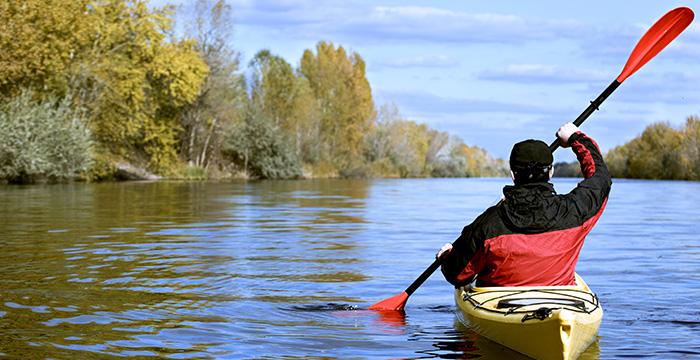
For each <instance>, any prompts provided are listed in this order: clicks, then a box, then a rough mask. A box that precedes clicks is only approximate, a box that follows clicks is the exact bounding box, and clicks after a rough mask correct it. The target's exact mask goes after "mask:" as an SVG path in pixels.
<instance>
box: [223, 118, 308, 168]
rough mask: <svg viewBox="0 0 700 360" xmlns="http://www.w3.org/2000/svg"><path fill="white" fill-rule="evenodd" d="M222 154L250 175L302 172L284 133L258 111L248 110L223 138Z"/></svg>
mask: <svg viewBox="0 0 700 360" xmlns="http://www.w3.org/2000/svg"><path fill="white" fill-rule="evenodd" d="M223 150H224V153H225V154H226V155H228V156H230V157H232V158H233V160H234V162H235V163H236V164H237V165H238V166H241V167H242V168H243V169H244V170H245V172H246V173H247V174H248V176H250V177H255V178H262V179H292V178H298V177H300V176H301V175H302V171H301V164H300V162H299V159H298V158H297V157H296V155H295V152H294V150H293V149H292V147H291V146H290V145H289V142H288V141H287V140H286V139H285V138H284V134H283V133H282V132H281V131H280V129H279V128H277V127H276V126H274V124H273V122H272V121H271V120H270V119H269V118H268V117H266V116H265V115H264V114H263V113H262V112H261V111H259V110H255V109H252V110H249V111H248V112H247V114H246V117H245V121H244V122H243V124H241V125H239V126H236V127H235V128H233V129H232V131H231V132H230V133H229V134H228V136H227V137H226V140H225V143H224V147H223Z"/></svg>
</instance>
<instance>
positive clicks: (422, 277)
mask: <svg viewBox="0 0 700 360" xmlns="http://www.w3.org/2000/svg"><path fill="white" fill-rule="evenodd" d="M439 267H440V260H438V259H435V261H433V263H432V264H430V266H428V268H427V269H425V271H423V273H422V274H420V276H419V277H418V279H416V281H414V282H413V283H412V284H411V285H409V286H408V287H407V288H406V290H405V291H406V294H408V295H409V296H410V295H411V294H413V292H414V291H416V289H418V288H419V287H420V286H421V285H423V283H424V282H425V280H428V278H429V277H430V275H432V274H433V273H434V272H435V270H437V268H439Z"/></svg>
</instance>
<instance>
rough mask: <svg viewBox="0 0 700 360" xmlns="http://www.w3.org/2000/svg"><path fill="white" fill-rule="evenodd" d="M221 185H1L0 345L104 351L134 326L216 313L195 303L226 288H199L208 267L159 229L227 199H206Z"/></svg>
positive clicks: (50, 351) (197, 218)
mask: <svg viewBox="0 0 700 360" xmlns="http://www.w3.org/2000/svg"><path fill="white" fill-rule="evenodd" d="M227 190H228V189H227V187H224V186H212V185H207V184H182V183H150V184H149V183H129V184H98V185H85V184H77V185H62V186H46V187H42V186H36V187H19V188H18V187H12V188H4V189H2V191H0V199H1V200H2V201H3V203H4V204H5V206H4V207H3V210H2V211H1V212H0V219H2V222H1V223H0V225H1V227H0V229H2V230H1V231H2V232H3V233H4V234H7V235H6V236H5V238H4V244H3V245H4V248H3V250H4V251H3V252H2V254H1V255H0V260H1V262H0V264H1V265H0V270H1V271H0V288H1V289H2V293H1V294H0V299H1V300H2V301H0V311H1V312H0V314H1V313H2V312H6V314H5V315H4V316H2V317H0V333H2V336H0V352H1V353H5V354H7V355H8V356H11V357H12V356H19V355H20V354H26V353H37V352H39V353H42V354H44V355H45V356H67V354H70V353H71V350H70V346H68V348H65V349H60V348H57V347H54V346H53V345H51V344H64V345H66V344H68V345H76V346H77V345H79V346H83V347H84V348H83V349H84V350H92V351H105V352H110V350H109V346H107V345H105V344H108V343H109V342H111V341H116V340H128V339H130V338H132V337H133V336H136V335H135V334H134V331H135V330H134V329H136V331H137V332H140V333H141V334H148V333H151V334H156V333H158V332H159V331H160V330H161V329H167V328H170V327H174V326H177V324H180V323H183V322H187V321H194V322H196V321H205V322H206V321H218V320H217V319H216V318H212V317H211V316H202V315H201V314H197V313H196V312H194V310H195V309H197V308H202V307H206V306H207V304H208V303H210V302H213V301H230V300H232V298H233V297H230V296H229V297H226V296H224V295H221V294H207V293H206V291H204V292H203V291H202V288H203V286H202V284H201V282H202V279H206V278H210V277H212V276H213V275H214V274H211V273H207V272H205V271H202V269H201V267H198V266H197V264H199V263H201V261H202V259H198V258H197V257H196V256H188V255H187V254H186V253H182V252H180V251H182V249H183V248H185V249H186V248H187V247H188V245H187V239H186V238H184V236H183V235H169V236H163V235H157V232H158V231H161V230H162V229H164V228H166V227H167V228H173V227H174V228H177V227H178V226H183V225H184V224H192V223H197V222H201V221H203V220H205V219H206V217H207V215H208V214H210V213H211V212H213V211H217V210H218V211H221V209H223V208H224V207H230V206H231V204H223V203H217V202H215V201H213V199H214V198H217V197H219V196H221V191H227ZM205 261H206V262H209V263H215V262H220V263H221V262H226V261H230V258H228V257H224V256H208V257H207V258H206V260H205ZM3 304H5V306H2V305H3ZM7 304H9V306H8V305H7ZM61 319H63V320H61ZM138 329H141V330H138ZM67 337H70V339H71V340H66V338H67ZM112 351H116V352H118V351H117V349H113V350H112ZM159 351H160V352H158V353H163V351H165V352H167V350H166V349H165V348H164V349H161V350H159Z"/></svg>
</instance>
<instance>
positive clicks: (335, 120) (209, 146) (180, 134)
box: [0, 0, 507, 183]
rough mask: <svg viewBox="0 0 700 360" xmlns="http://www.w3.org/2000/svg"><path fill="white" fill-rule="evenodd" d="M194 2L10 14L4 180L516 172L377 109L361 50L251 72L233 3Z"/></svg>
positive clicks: (39, 2) (0, 118) (260, 56)
mask: <svg viewBox="0 0 700 360" xmlns="http://www.w3.org/2000/svg"><path fill="white" fill-rule="evenodd" d="M193 5H194V13H192V9H189V8H188V9H187V11H188V14H186V15H185V14H181V15H182V16H178V13H177V9H176V8H174V7H164V8H151V7H149V6H148V2H147V1H145V0H133V1H126V0H108V1H100V2H95V1H92V0H76V1H70V2H65V1H62V0H48V1H47V0H26V1H25V0H21V1H20V0H9V1H4V2H2V3H1V4H0V18H1V19H3V20H4V21H5V22H7V25H6V26H4V27H3V30H1V31H0V47H1V48H2V49H3V51H2V52H0V79H1V80H0V179H3V180H4V181H5V182H9V183H31V182H36V181H64V180H71V179H72V180H75V179H78V180H86V181H103V180H115V179H138V178H170V179H221V178H260V179H290V178H325V177H431V176H438V177H465V176H468V177H478V176H503V175H506V174H507V168H506V165H505V163H504V162H503V161H502V160H500V159H495V158H493V157H492V156H490V155H489V154H488V153H487V152H486V151H485V150H483V149H481V148H478V147H475V146H469V145H467V144H465V143H464V141H462V140H461V139H460V138H458V137H456V136H451V135H450V134H448V133H446V132H441V131H437V130H434V129H431V128H430V127H428V126H427V125H424V124H419V123H416V122H413V121H410V120H407V119H405V118H404V117H402V116H401V114H400V112H399V110H398V108H397V107H396V106H395V105H392V104H385V105H382V106H376V105H375V103H374V100H373V98H372V90H371V87H370V84H369V82H368V80H367V78H366V76H365V62H364V60H363V59H362V57H361V56H360V55H359V54H358V53H356V52H353V51H348V50H346V49H345V48H344V47H342V46H337V45H335V44H333V43H330V42H325V41H320V42H318V44H317V45H316V47H315V48H314V49H307V50H305V51H304V52H303V54H302V56H301V58H300V61H299V64H298V66H296V67H294V66H292V65H291V64H289V63H288V62H287V61H286V60H284V59H283V58H282V57H280V56H277V55H275V54H274V53H272V52H271V51H269V50H261V51H259V52H258V53H257V54H255V56H254V57H253V59H252V60H251V61H250V63H249V64H247V65H243V64H240V60H239V59H240V56H239V54H238V52H237V51H236V50H235V48H234V47H232V45H231V44H230V43H229V42H228V39H230V38H232V36H231V35H232V30H233V29H232V25H231V24H232V23H233V19H232V8H231V6H230V5H228V4H227V3H226V2H225V1H207V0H200V1H197V2H196V3H195V4H193ZM181 10H182V9H181ZM182 12H184V10H182ZM47 14H51V16H47ZM176 20H178V21H179V20H182V21H181V23H180V22H178V23H176ZM175 29H178V30H182V31H175ZM180 34H183V35H180Z"/></svg>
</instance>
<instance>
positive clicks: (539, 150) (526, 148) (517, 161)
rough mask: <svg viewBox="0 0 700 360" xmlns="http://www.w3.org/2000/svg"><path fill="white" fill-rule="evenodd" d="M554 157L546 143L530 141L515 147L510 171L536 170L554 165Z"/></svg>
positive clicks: (511, 157)
mask: <svg viewBox="0 0 700 360" xmlns="http://www.w3.org/2000/svg"><path fill="white" fill-rule="evenodd" d="M553 161H554V156H552V152H551V151H550V150H549V146H547V144H546V143H545V142H544V141H540V140H533V139H528V140H525V141H521V142H519V143H517V144H515V145H513V150H511V152H510V169H511V170H513V172H516V171H518V170H530V169H532V170H535V169H541V168H546V167H549V166H550V165H552V162H553Z"/></svg>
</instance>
